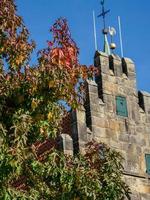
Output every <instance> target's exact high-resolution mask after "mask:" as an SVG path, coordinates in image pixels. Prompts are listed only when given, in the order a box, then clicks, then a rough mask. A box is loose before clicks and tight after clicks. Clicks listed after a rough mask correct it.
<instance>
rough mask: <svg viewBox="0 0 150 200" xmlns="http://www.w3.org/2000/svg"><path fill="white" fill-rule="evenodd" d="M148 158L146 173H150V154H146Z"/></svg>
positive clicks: (146, 158)
mask: <svg viewBox="0 0 150 200" xmlns="http://www.w3.org/2000/svg"><path fill="white" fill-rule="evenodd" d="M145 160H146V173H147V174H148V175H150V154H146V155H145Z"/></svg>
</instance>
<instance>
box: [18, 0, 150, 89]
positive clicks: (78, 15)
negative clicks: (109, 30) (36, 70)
mask: <svg viewBox="0 0 150 200" xmlns="http://www.w3.org/2000/svg"><path fill="white" fill-rule="evenodd" d="M16 4H17V6H18V12H19V15H21V16H22V17H23V19H24V22H25V24H26V26H27V27H28V29H29V31H30V33H31V38H32V39H34V40H35V41H36V44H37V50H40V49H42V48H43V47H45V46H46V41H47V40H49V39H50V38H51V35H50V34H49V28H50V26H51V25H52V24H53V23H54V21H55V20H56V19H57V18H58V17H65V18H67V20H68V22H69V27H70V29H71V33H72V37H73V39H74V40H75V41H76V43H77V45H78V47H79V48H80V57H79V58H80V63H82V64H87V65H90V64H93V56H94V52H95V47H94V37H93V19H92V11H93V10H95V13H96V15H98V14H99V13H100V11H101V7H100V0H57V1H56V0H16ZM106 8H109V9H111V12H110V14H109V15H108V16H107V19H106V22H107V25H108V26H114V27H115V28H116V30H117V33H118V23H117V16H118V15H119V16H120V17H121V23H122V35H123V46H124V56H125V57H129V58H131V59H132V60H134V62H135V64H136V71H137V87H138V89H139V90H145V91H149V92H150V12H149V10H150V1H149V0H142V1H139V0H132V1H131V0H106ZM96 29H97V38H98V49H99V50H101V49H103V37H102V34H101V29H102V20H101V19H99V18H97V19H96ZM118 38H119V35H118V34H117V35H116V36H115V38H114V41H115V42H116V44H117V46H118V47H117V49H116V52H115V53H117V54H120V48H119V43H118ZM37 50H36V51H37ZM36 51H35V52H34V54H33V56H32V63H34V62H35V60H36Z"/></svg>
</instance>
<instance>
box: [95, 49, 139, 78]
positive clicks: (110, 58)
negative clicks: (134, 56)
mask: <svg viewBox="0 0 150 200" xmlns="http://www.w3.org/2000/svg"><path fill="white" fill-rule="evenodd" d="M94 65H95V67H98V68H99V69H100V72H101V73H104V74H112V72H113V74H114V76H122V75H123V74H124V75H126V77H127V78H128V79H131V80H133V79H135V78H136V72H135V65H134V62H133V61H132V60H131V59H129V58H120V57H119V56H118V55H115V54H112V55H107V54H106V53H104V52H101V51H96V53H95V56H94ZM110 71H111V72H110Z"/></svg>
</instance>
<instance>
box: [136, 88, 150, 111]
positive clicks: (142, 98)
mask: <svg viewBox="0 0 150 200" xmlns="http://www.w3.org/2000/svg"><path fill="white" fill-rule="evenodd" d="M138 96H139V105H140V107H141V108H142V109H143V110H144V111H145V113H146V114H148V115H150V93H148V92H145V91H139V92H138Z"/></svg>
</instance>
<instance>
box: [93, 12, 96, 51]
mask: <svg viewBox="0 0 150 200" xmlns="http://www.w3.org/2000/svg"><path fill="white" fill-rule="evenodd" d="M93 28H94V41H95V51H97V37H96V24H95V12H94V10H93Z"/></svg>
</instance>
